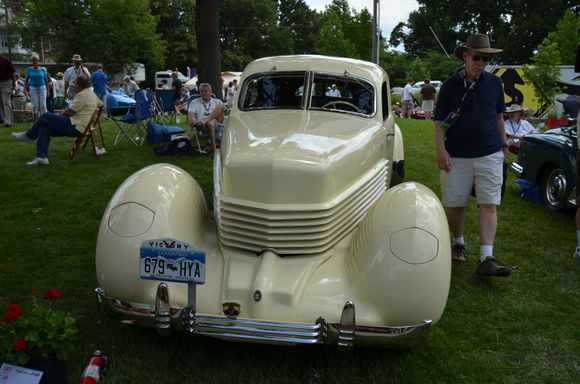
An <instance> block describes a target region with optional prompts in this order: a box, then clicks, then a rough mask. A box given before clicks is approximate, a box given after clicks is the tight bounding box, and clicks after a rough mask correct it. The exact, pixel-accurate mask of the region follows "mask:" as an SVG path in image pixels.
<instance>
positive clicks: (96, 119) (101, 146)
mask: <svg viewBox="0 0 580 384" xmlns="http://www.w3.org/2000/svg"><path fill="white" fill-rule="evenodd" d="M102 112H103V108H102V107H99V108H97V109H96V110H95V112H93V115H92V116H91V120H90V121H89V123H88V124H87V126H86V128H85V131H84V132H83V133H82V134H81V135H80V136H79V137H77V139H76V140H75V142H74V144H73V146H72V148H71V149H70V151H69V153H68V158H69V160H72V159H73V157H75V155H76V154H77V152H78V151H79V149H85V147H86V146H87V144H88V143H89V141H90V142H91V145H92V146H93V154H94V155H95V157H96V158H97V159H98V158H99V155H101V154H102V153H104V152H103V151H105V140H104V139H103V130H102V129H101V121H100V119H101V113H102ZM95 135H96V142H95Z"/></svg>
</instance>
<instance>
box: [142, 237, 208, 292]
mask: <svg viewBox="0 0 580 384" xmlns="http://www.w3.org/2000/svg"><path fill="white" fill-rule="evenodd" d="M139 276H140V277H141V278H142V279H146V280H162V281H174V282H178V283H188V284H203V283H205V252H202V251H200V250H199V249H195V247H194V246H193V244H191V243H187V242H184V241H178V240H175V239H155V240H146V241H144V242H143V243H141V256H140V260H139Z"/></svg>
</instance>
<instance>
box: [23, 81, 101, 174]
mask: <svg viewBox="0 0 580 384" xmlns="http://www.w3.org/2000/svg"><path fill="white" fill-rule="evenodd" d="M90 85H91V82H90V79H89V77H88V76H87V75H85V74H81V75H79V76H78V77H76V78H75V88H76V89H75V91H74V93H75V98H74V99H73V102H72V104H71V106H70V108H67V109H65V110H64V111H63V112H62V113H50V112H46V113H44V114H43V115H42V116H40V118H39V119H38V120H37V121H36V122H35V123H34V125H33V126H32V127H31V128H29V129H28V130H27V131H25V132H12V138H13V139H14V140H18V141H24V142H26V143H29V144H32V143H33V142H34V140H36V157H35V158H34V159H33V160H32V161H29V162H28V163H26V164H28V165H48V164H49V161H48V147H49V145H50V139H51V137H57V136H69V137H78V136H80V135H81V134H82V133H83V132H84V130H85V127H86V126H87V124H88V123H89V121H90V120H91V117H92V115H93V113H94V112H95V110H96V109H97V108H98V107H99V106H101V105H102V103H101V101H100V100H99V99H98V98H97V96H96V95H95V93H94V92H92V91H91V90H90Z"/></svg>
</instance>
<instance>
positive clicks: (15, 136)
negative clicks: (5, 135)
mask: <svg viewBox="0 0 580 384" xmlns="http://www.w3.org/2000/svg"><path fill="white" fill-rule="evenodd" d="M12 138H13V139H14V140H18V141H24V142H26V143H28V144H32V141H33V140H32V139H30V138H29V137H28V136H26V132H12Z"/></svg>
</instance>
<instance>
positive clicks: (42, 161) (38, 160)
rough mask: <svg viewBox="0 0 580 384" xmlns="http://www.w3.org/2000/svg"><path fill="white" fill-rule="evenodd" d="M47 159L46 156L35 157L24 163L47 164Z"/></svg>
mask: <svg viewBox="0 0 580 384" xmlns="http://www.w3.org/2000/svg"><path fill="white" fill-rule="evenodd" d="M48 164H49V162H48V159H47V158H46V157H37V158H35V159H34V160H32V161H29V162H28V163H26V165H48Z"/></svg>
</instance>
